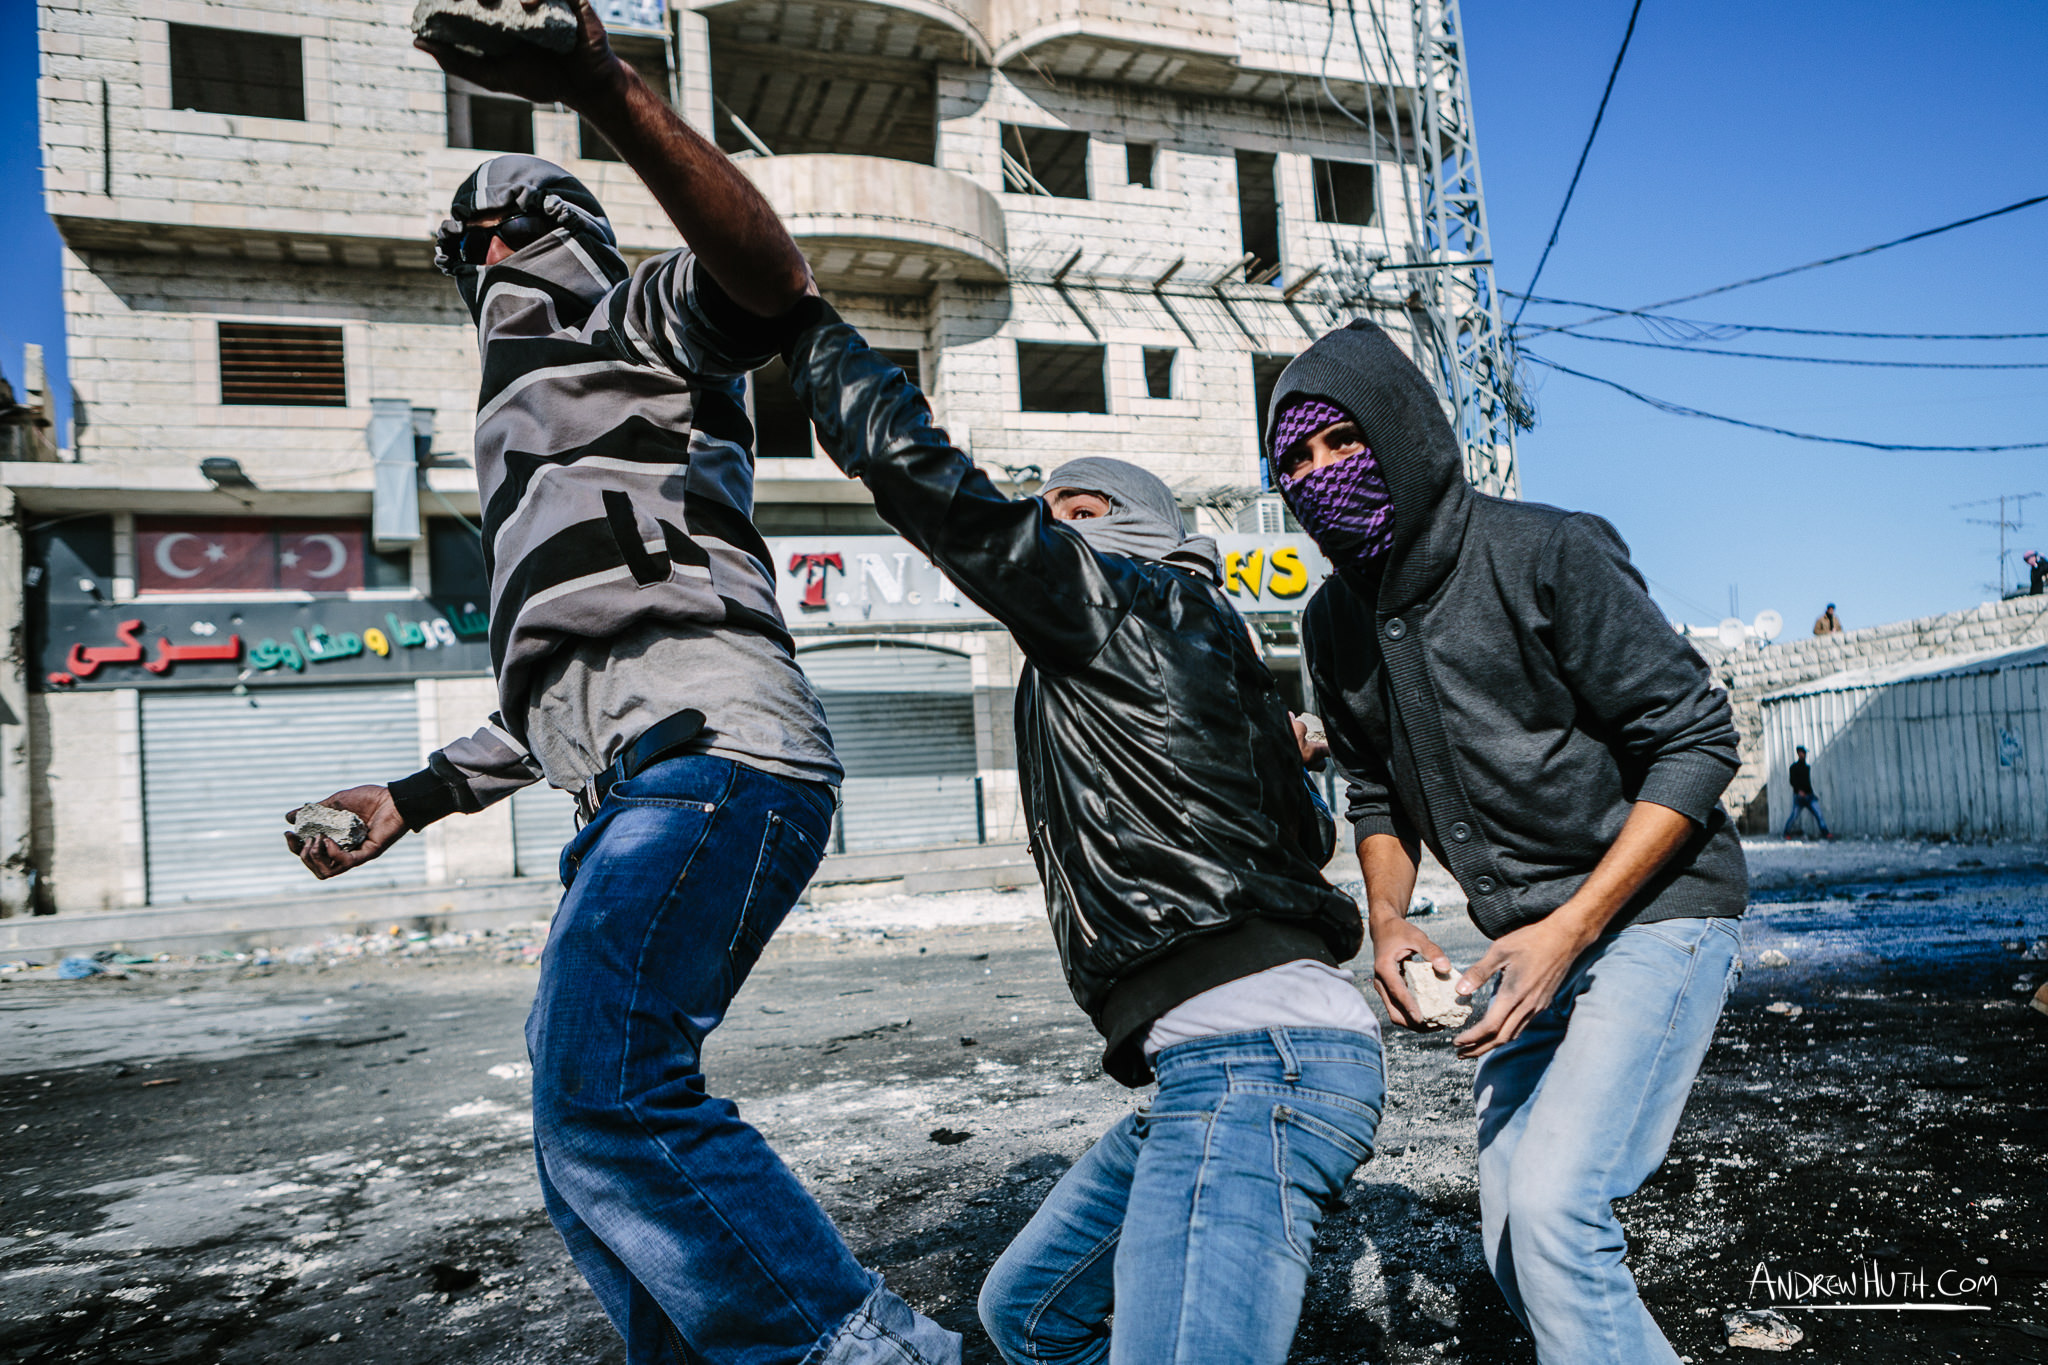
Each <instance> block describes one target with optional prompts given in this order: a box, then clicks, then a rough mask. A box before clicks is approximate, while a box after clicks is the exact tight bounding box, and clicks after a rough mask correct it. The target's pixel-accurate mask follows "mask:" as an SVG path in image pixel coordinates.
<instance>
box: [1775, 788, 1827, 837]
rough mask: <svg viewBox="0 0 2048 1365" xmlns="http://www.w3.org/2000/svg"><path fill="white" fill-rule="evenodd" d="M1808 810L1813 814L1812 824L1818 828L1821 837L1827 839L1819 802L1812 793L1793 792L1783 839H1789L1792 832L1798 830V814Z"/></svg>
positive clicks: (1825, 822)
mask: <svg viewBox="0 0 2048 1365" xmlns="http://www.w3.org/2000/svg"><path fill="white" fill-rule="evenodd" d="M1809 810H1810V811H1812V812H1813V823H1815V824H1816V825H1819V826H1820V832H1821V837H1823V838H1825V837H1827V832H1828V822H1827V821H1826V820H1825V819H1824V818H1822V816H1821V813H1820V801H1819V800H1818V799H1816V798H1815V796H1814V795H1813V793H1812V792H1793V793H1792V818H1791V819H1789V820H1787V821H1786V822H1785V837H1786V838H1787V839H1789V838H1791V837H1792V834H1793V831H1795V830H1797V829H1798V828H1799V816H1800V813H1801V812H1802V811H1809Z"/></svg>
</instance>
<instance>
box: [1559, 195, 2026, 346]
mask: <svg viewBox="0 0 2048 1365" xmlns="http://www.w3.org/2000/svg"><path fill="white" fill-rule="evenodd" d="M2042 203H2048V194H2037V195H2035V196H2034V197H2033V198H2031V199H2022V200H2020V201H2019V202H2017V203H2013V204H2007V205H2006V206H2005V207H2004V208H1999V209H1992V210H1991V211H1990V212H1989V213H1977V214H1972V215H1971V216H1970V217H1968V218H1958V219H1957V220H1956V221H1955V222H1953V223H1943V224H1942V225H1941V226H1940V227H1932V228H1927V229H1924V230H1923V231H1920V232H1909V233H1907V234H1906V235H1905V236H1904V237H1894V238H1893V239H1892V240H1891V241H1889V242H1879V243H1878V244H1877V245H1876V246H1866V247H1859V248H1858V249H1857V250H1855V251H1844V252H1843V253H1841V254H1840V255H1839V256H1823V257H1822V258H1821V259H1819V260H1817V261H1808V262H1807V263H1806V264H1805V265H1794V266H1787V267H1786V268H1785V269H1783V270H1773V271H1771V272H1770V273H1768V274H1764V275H1752V276H1750V277H1749V278H1748V279H1746V280H1737V281H1735V283H1733V284H1719V285H1715V286H1714V287H1713V288H1712V289H1702V290H1700V291H1699V292H1698V293H1696V294H1681V295H1679V296H1678V297H1677V298H1675V299H1665V300H1664V301H1663V302H1661V303H1646V304H1644V305H1643V306H1642V307H1641V308H1638V309H1627V310H1610V311H1607V312H1604V313H1602V314H1601V316H1600V317H1596V318H1581V319H1579V320H1578V321H1577V322H1562V323H1558V324H1557V325H1555V326H1552V327H1540V328H1537V329H1536V330H1535V331H1533V332H1531V333H1529V335H1530V336H1542V335H1543V334H1544V333H1545V332H1567V331H1570V330H1571V329H1573V328H1575V327H1584V326H1586V325H1587V324H1588V323H1594V322H1600V321H1603V320H1604V319H1606V318H1609V317H1613V316H1616V314H1617V313H1619V312H1624V311H1626V312H1637V313H1644V312H1649V311H1650V310H1652V309H1657V308H1670V307H1672V306H1673V305H1675V304H1680V303H1691V302H1692V301H1693V300H1695V299H1704V298H1711V297H1712V296H1713V295H1715V294H1726V293H1728V292H1729V291H1730V290H1732V289H1747V288H1748V287H1749V286H1751V285H1753V284H1762V283H1764V282H1765V281H1766V280H1781V279H1783V278H1785V276H1787V275H1797V274H1799V273H1800V272H1801V271H1804V270H1818V269H1820V268H1821V267H1822V266H1824V265H1839V264H1841V263H1842V262H1843V261H1853V260H1855V259H1856V258H1857V257H1859V256H1870V255H1874V254H1875V253H1877V252H1880V251H1890V250H1891V249H1892V248H1893V247H1895V246H1904V245H1906V244H1907V243H1908V242H1919V241H1924V240H1926V239H1927V238H1929V237H1938V236H1940V235H1941V234H1942V233H1944V232H1954V231H1955V230H1956V229H1957V228H1964V227H1969V226H1970V225H1971V224H1973V223H1982V222H1985V221H1987V220H1989V219H1992V218H1999V217H2002V216H2004V215H2005V214H2008V213H2017V212H2019V211H2020V210H2021V209H2026V208H2032V207H2033V206H2034V205H2036V204H2042ZM1532 285H1533V281H1532Z"/></svg>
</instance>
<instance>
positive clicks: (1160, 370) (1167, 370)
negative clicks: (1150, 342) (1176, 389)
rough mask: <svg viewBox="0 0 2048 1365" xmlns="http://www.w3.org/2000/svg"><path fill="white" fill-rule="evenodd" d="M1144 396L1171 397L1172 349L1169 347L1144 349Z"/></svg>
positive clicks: (1148, 347)
mask: <svg viewBox="0 0 2048 1365" xmlns="http://www.w3.org/2000/svg"><path fill="white" fill-rule="evenodd" d="M1145 396H1146V397H1147V398H1171V397H1173V348H1172V347H1171V346H1147V347H1146V348H1145Z"/></svg>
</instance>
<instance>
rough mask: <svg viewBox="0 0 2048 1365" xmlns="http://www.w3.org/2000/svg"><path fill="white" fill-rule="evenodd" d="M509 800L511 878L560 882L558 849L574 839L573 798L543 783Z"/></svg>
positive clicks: (574, 802)
mask: <svg viewBox="0 0 2048 1365" xmlns="http://www.w3.org/2000/svg"><path fill="white" fill-rule="evenodd" d="M511 799H512V871H513V875H515V876H520V877H543V878H546V879H547V880H549V881H558V880H560V878H561V875H562V847H563V845H565V844H567V843H568V842H569V841H570V840H571V839H573V838H575V837H576V799H575V798H574V797H572V796H570V795H569V793H567V792H565V791H558V790H556V789H555V788H553V787H550V786H549V785H548V784H547V783H545V782H536V783H534V784H533V785H532V786H531V787H521V788H520V789H519V790H518V791H516V792H513V793H512V798H511Z"/></svg>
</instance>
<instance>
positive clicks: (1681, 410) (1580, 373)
mask: <svg viewBox="0 0 2048 1365" xmlns="http://www.w3.org/2000/svg"><path fill="white" fill-rule="evenodd" d="M1522 358H1523V359H1524V360H1527V361H1530V362H1532V363H1533V364H1537V365H1541V366H1543V367H1544V368H1545V369H1550V370H1556V371H1557V372H1558V373H1560V374H1568V375H1570V376H1572V378H1574V379H1584V380H1587V381H1589V382H1591V383H1594V384H1602V385H1605V386H1606V387H1608V388H1610V389H1613V390H1615V391H1616V392H1618V393H1624V394H1627V395H1628V396H1629V397H1630V398H1633V399H1635V400H1636V401H1637V402H1638V403H1647V404H1649V405H1650V406H1651V407H1653V408H1655V409H1657V410H1658V411H1659V412H1668V413H1670V414H1672V415H1673V416H1675V417H1699V418H1704V419H1705V420H1707V421H1709V422H1726V423H1727V424H1728V425H1729V426H1732V427H1747V428H1748V429H1749V430H1751V431H1764V432H1769V433H1770V434H1771V435H1773V436H1790V437H1791V438H1792V439H1793V440H1795V441H1818V442H1821V443H1822V444H1824V445H1836V446H1860V447H1862V448H1863V449H1865V450H1904V451H1919V452H1924V453H1929V454H1992V453H1995V452H1998V451H2006V450H2048V441H2027V442H2020V443H2016V444H2013V445H1996V446H1913V445H1895V444H1891V443H1887V442H1884V441H1858V440H1853V439H1851V438H1849V437H1846V436H1816V435H1814V434H1813V433H1812V432H1810V431H1792V430H1789V429H1788V428H1785V427H1774V426H1767V425H1765V424H1764V423H1762V422H1747V421H1744V420H1743V419H1742V418H1740V417H1724V416H1722V415H1721V414H1720V413H1718V412H1703V411H1701V410H1700V409H1699V408H1689V407H1686V406H1685V405H1684V404H1683V403H1673V402H1670V401H1669V400H1667V399H1663V398H1652V397H1651V396H1650V395H1649V394H1646V393H1639V392H1638V391H1636V390H1635V389H1632V388H1630V387H1628V386H1627V385H1626V384H1617V383H1615V382H1614V381H1613V380H1612V379H1602V378H1601V377H1600V376H1599V375H1597V374H1587V373H1586V372H1585V371H1584V370H1575V369H1573V368H1572V367H1571V366H1569V365H1560V364H1558V363H1557V362H1556V361H1555V360H1545V359H1544V358H1543V357H1542V356H1539V355H1531V354H1530V353H1529V352H1527V351H1524V352H1522Z"/></svg>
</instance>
